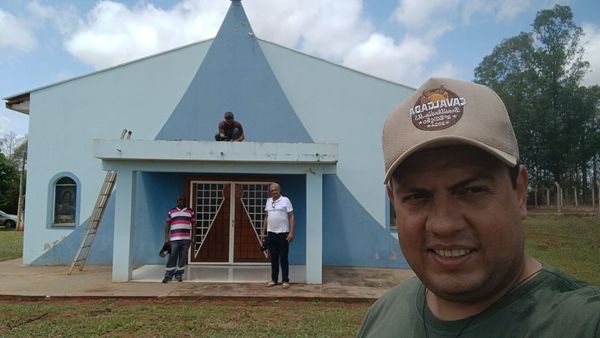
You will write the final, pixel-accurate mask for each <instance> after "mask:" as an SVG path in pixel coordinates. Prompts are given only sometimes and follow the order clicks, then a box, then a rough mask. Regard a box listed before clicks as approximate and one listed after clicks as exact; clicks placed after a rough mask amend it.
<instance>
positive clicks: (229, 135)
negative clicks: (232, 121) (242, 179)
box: [215, 128, 242, 141]
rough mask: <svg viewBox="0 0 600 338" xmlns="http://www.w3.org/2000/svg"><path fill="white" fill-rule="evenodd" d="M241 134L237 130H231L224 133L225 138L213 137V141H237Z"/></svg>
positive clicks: (217, 135)
mask: <svg viewBox="0 0 600 338" xmlns="http://www.w3.org/2000/svg"><path fill="white" fill-rule="evenodd" d="M240 135H242V132H241V131H240V130H239V129H238V128H233V129H229V130H226V131H225V137H221V135H220V134H218V133H217V134H216V135H215V141H235V140H237V139H238V138H239V137H240Z"/></svg>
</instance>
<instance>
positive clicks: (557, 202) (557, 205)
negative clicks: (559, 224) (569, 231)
mask: <svg viewBox="0 0 600 338" xmlns="http://www.w3.org/2000/svg"><path fill="white" fill-rule="evenodd" d="M554 185H555V186H556V212H557V213H559V214H560V207H561V193H560V192H561V189H560V184H558V182H556V181H555V182H554Z"/></svg>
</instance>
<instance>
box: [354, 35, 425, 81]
mask: <svg viewBox="0 0 600 338" xmlns="http://www.w3.org/2000/svg"><path fill="white" fill-rule="evenodd" d="M434 53H435V50H434V48H433V47H432V46H431V45H430V44H428V43H426V42H425V41H424V40H422V39H420V38H417V37H414V36H410V35H407V36H405V38H404V39H403V40H402V41H400V42H399V43H395V42H394V40H393V39H391V38H390V37H387V36H384V35H381V34H378V33H375V34H372V35H371V36H370V37H369V39H367V40H366V41H364V42H362V43H360V44H358V45H357V46H356V47H355V48H353V49H352V50H351V51H350V52H349V53H348V54H347V55H346V57H345V58H344V65H346V66H348V67H351V68H355V69H358V70H362V71H364V72H367V73H369V74H373V75H375V76H379V77H382V78H385V79H389V80H392V81H397V82H401V83H404V84H408V85H415V84H417V83H418V82H420V81H421V79H422V77H423V67H424V64H425V62H427V61H428V60H429V59H430V58H431V57H432V56H433V55H434Z"/></svg>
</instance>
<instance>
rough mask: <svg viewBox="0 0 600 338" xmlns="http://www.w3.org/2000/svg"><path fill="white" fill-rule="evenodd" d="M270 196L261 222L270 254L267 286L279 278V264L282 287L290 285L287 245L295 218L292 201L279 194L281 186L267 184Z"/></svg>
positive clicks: (292, 236) (275, 282)
mask: <svg viewBox="0 0 600 338" xmlns="http://www.w3.org/2000/svg"><path fill="white" fill-rule="evenodd" d="M269 194H270V195H271V197H269V198H268V199H267V204H266V205H265V218H264V220H263V222H265V223H266V225H267V226H266V227H265V226H264V225H265V223H263V227H262V228H263V233H262V236H263V238H264V236H265V234H264V231H265V229H266V230H267V243H268V244H267V249H269V254H270V256H271V281H269V283H267V287H272V286H275V285H277V283H278V280H279V265H280V264H281V281H282V285H283V288H284V289H287V288H289V287H290V279H289V263H288V251H289V245H290V243H291V242H292V240H293V239H294V228H295V226H296V220H295V218H294V208H293V207H292V202H290V200H289V199H288V198H287V197H285V196H281V187H280V186H279V184H277V183H273V184H271V185H270V186H269Z"/></svg>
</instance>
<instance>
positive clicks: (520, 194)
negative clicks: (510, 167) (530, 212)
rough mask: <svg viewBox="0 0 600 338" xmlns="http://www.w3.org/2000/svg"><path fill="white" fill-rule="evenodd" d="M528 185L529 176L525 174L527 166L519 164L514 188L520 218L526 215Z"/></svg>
mask: <svg viewBox="0 0 600 338" xmlns="http://www.w3.org/2000/svg"><path fill="white" fill-rule="evenodd" d="M528 186H529V177H528V175H527V168H525V166H523V165H520V166H519V174H518V176H517V186H516V188H515V190H516V194H517V203H518V206H519V213H520V214H521V219H525V217H527V193H528Z"/></svg>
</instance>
